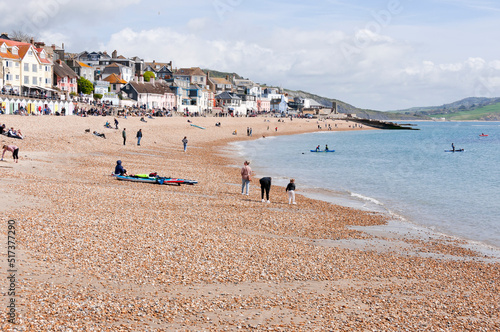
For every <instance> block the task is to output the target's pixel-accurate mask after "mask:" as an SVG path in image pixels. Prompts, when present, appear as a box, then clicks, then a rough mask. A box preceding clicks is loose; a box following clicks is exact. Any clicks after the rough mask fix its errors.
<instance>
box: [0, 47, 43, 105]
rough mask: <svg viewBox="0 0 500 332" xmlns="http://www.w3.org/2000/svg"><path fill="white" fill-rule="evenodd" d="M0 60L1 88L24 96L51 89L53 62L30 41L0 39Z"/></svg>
mask: <svg viewBox="0 0 500 332" xmlns="http://www.w3.org/2000/svg"><path fill="white" fill-rule="evenodd" d="M0 60H1V62H2V81H1V83H2V90H9V91H12V92H14V93H17V94H21V95H25V96H28V95H32V94H33V93H35V92H36V93H44V92H47V91H53V90H52V83H53V82H52V72H53V63H52V60H51V59H49V56H48V55H47V53H46V51H45V50H44V49H42V48H36V47H35V46H34V45H33V44H30V43H23V42H17V41H13V40H8V39H0ZM4 87H5V89H4Z"/></svg>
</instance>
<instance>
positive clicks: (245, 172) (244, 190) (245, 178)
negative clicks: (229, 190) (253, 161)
mask: <svg viewBox="0 0 500 332" xmlns="http://www.w3.org/2000/svg"><path fill="white" fill-rule="evenodd" d="M249 165H250V162H249V161H245V162H244V163H243V167H242V168H241V194H242V195H247V196H248V195H250V181H252V169H251V168H250V166H249Z"/></svg>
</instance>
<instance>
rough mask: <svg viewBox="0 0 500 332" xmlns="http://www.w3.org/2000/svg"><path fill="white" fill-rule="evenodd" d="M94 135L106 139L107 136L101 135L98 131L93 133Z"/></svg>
mask: <svg viewBox="0 0 500 332" xmlns="http://www.w3.org/2000/svg"><path fill="white" fill-rule="evenodd" d="M93 134H94V135H96V136H98V137H102V138H106V135H104V134H101V133H98V132H97V131H95V130H94V132H93Z"/></svg>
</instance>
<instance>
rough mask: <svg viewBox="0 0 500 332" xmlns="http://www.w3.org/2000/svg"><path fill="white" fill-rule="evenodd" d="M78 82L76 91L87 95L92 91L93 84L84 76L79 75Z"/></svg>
mask: <svg viewBox="0 0 500 332" xmlns="http://www.w3.org/2000/svg"><path fill="white" fill-rule="evenodd" d="M77 84H78V93H83V94H85V95H89V94H91V93H92V91H94V84H92V82H90V81H89V80H88V79H86V78H85V77H80V78H79V79H78V81H77Z"/></svg>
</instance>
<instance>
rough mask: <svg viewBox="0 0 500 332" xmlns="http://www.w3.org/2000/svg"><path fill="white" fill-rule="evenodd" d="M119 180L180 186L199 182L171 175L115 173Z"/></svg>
mask: <svg viewBox="0 0 500 332" xmlns="http://www.w3.org/2000/svg"><path fill="white" fill-rule="evenodd" d="M113 176H114V177H115V178H116V179H117V180H120V181H131V182H144V183H155V184H176V185H178V186H180V185H181V184H189V185H193V184H197V183H198V181H196V180H186V179H178V178H170V177H161V176H156V177H143V176H134V175H130V176H128V175H113Z"/></svg>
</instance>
